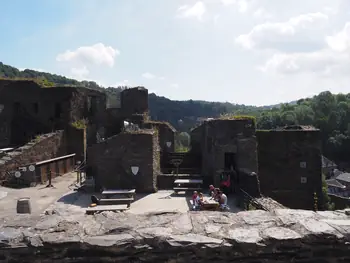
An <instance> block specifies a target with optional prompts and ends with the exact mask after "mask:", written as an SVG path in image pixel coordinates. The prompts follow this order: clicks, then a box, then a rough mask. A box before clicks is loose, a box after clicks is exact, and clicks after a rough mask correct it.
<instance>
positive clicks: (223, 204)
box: [218, 191, 230, 210]
mask: <svg viewBox="0 0 350 263" xmlns="http://www.w3.org/2000/svg"><path fill="white" fill-rule="evenodd" d="M218 197H219V205H220V209H221V210H229V209H230V208H229V207H228V205H227V196H226V195H225V194H224V193H223V192H222V191H219V193H218Z"/></svg>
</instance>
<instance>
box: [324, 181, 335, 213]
mask: <svg viewBox="0 0 350 263" xmlns="http://www.w3.org/2000/svg"><path fill="white" fill-rule="evenodd" d="M327 190H328V189H327V183H326V176H325V175H324V174H323V175H322V198H323V207H324V209H325V210H335V204H334V203H332V202H331V198H330V197H329V195H328V191H327Z"/></svg>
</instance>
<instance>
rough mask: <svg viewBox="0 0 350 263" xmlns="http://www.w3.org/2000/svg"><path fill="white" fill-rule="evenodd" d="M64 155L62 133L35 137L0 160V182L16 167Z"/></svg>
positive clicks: (64, 146)
mask: <svg viewBox="0 0 350 263" xmlns="http://www.w3.org/2000/svg"><path fill="white" fill-rule="evenodd" d="M66 154H67V152H66V143H65V139H64V132H63V131H57V132H54V133H49V134H44V135H40V136H37V138H36V139H34V140H33V141H31V142H29V143H27V144H26V145H24V146H22V147H20V148H17V149H16V150H15V151H12V152H10V153H8V154H6V156H3V157H2V158H1V159H0V181H5V180H6V178H7V176H8V174H7V172H10V171H13V170H15V169H16V168H17V167H20V166H25V165H27V164H30V163H35V162H40V161H44V160H48V159H52V158H55V157H57V156H63V155H66Z"/></svg>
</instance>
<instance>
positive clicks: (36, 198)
mask: <svg viewBox="0 0 350 263" xmlns="http://www.w3.org/2000/svg"><path fill="white" fill-rule="evenodd" d="M75 182H76V173H68V174H65V175H63V176H60V177H56V178H54V179H53V180H52V185H53V186H54V187H53V188H46V185H37V186H36V187H29V188H22V189H13V188H7V187H0V221H1V218H7V217H9V216H14V215H16V214H17V212H16V206H17V200H18V199H19V198H22V197H30V202H31V208H32V215H39V214H40V213H42V212H43V211H44V210H45V209H46V208H47V207H48V206H49V205H50V204H52V203H54V202H55V201H56V200H58V199H59V198H60V197H61V196H62V195H63V194H65V193H67V192H68V191H71V189H72V187H71V186H72V184H74V183H75ZM1 197H2V198H1Z"/></svg>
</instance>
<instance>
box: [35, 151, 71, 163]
mask: <svg viewBox="0 0 350 263" xmlns="http://www.w3.org/2000/svg"><path fill="white" fill-rule="evenodd" d="M75 155H76V154H75V153H73V154H69V155H65V156H61V157H57V158H53V159H49V160H45V161H41V162H37V163H35V165H41V164H45V163H51V162H54V161H59V160H63V159H68V158H70V157H73V156H75Z"/></svg>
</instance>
